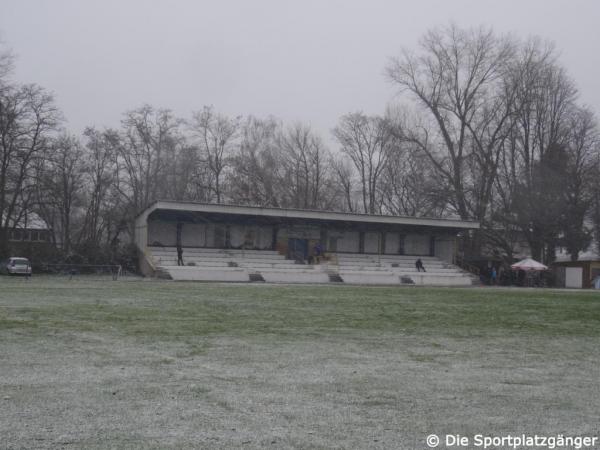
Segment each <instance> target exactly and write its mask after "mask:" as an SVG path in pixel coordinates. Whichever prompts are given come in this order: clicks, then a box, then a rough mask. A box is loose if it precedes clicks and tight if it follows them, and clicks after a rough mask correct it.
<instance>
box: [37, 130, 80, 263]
mask: <svg viewBox="0 0 600 450" xmlns="http://www.w3.org/2000/svg"><path fill="white" fill-rule="evenodd" d="M40 162H41V167H40V171H39V173H38V175H37V176H36V178H37V180H38V182H37V183H36V211H37V212H38V214H39V216H40V217H41V218H42V219H44V221H45V222H46V223H47V224H48V225H50V226H51V229H52V232H53V234H54V237H53V241H54V242H55V243H57V244H60V246H61V247H62V250H63V251H64V252H65V254H69V252H70V251H71V244H72V239H73V235H74V234H75V233H74V229H73V227H74V226H75V225H76V224H75V222H76V221H77V214H78V212H79V210H80V209H81V208H82V207H83V206H84V201H85V198H84V190H85V187H86V186H85V180H84V151H83V148H82V146H81V143H80V142H79V140H78V139H77V138H76V137H75V136H72V135H69V134H67V133H66V132H63V133H62V134H61V135H60V136H58V138H57V139H55V140H54V142H53V143H52V146H51V149H50V152H49V154H48V157H47V158H46V159H44V160H41V161H40Z"/></svg>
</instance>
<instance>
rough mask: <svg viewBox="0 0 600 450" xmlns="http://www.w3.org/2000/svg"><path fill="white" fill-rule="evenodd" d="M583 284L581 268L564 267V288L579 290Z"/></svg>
mask: <svg viewBox="0 0 600 450" xmlns="http://www.w3.org/2000/svg"><path fill="white" fill-rule="evenodd" d="M582 282H583V268H581V267H565V287H568V288H577V289H581V288H582V287H583V286H582Z"/></svg>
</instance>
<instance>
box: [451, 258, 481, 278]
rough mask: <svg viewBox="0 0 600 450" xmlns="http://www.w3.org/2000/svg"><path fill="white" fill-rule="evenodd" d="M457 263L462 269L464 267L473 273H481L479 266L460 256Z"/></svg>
mask: <svg viewBox="0 0 600 450" xmlns="http://www.w3.org/2000/svg"><path fill="white" fill-rule="evenodd" d="M456 265H457V266H458V267H460V268H461V269H463V270H465V271H467V272H469V273H472V274H473V275H477V276H479V275H480V274H481V270H480V269H479V267H477V266H474V265H472V264H469V263H467V262H465V260H464V259H462V258H460V257H457V258H456Z"/></svg>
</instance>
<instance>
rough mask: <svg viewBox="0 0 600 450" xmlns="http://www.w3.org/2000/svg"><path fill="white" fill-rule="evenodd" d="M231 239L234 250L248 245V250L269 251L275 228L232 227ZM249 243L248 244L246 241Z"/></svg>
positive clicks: (256, 226)
mask: <svg viewBox="0 0 600 450" xmlns="http://www.w3.org/2000/svg"><path fill="white" fill-rule="evenodd" d="M229 233H230V234H229V239H230V242H231V246H232V247H234V248H239V247H242V246H243V245H244V244H247V248H255V249H260V250H268V249H270V248H271V244H272V240H273V227H270V226H258V225H253V226H246V227H244V226H243V225H231V228H230V230H229ZM247 239H248V240H249V242H246V240H247Z"/></svg>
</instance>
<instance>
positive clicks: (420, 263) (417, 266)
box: [415, 258, 427, 272]
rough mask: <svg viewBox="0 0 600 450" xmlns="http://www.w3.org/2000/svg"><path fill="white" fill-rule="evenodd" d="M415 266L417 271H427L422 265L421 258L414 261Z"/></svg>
mask: <svg viewBox="0 0 600 450" xmlns="http://www.w3.org/2000/svg"><path fill="white" fill-rule="evenodd" d="M415 267H416V268H417V272H421V271H423V272H427V271H426V270H425V267H423V261H421V258H419V259H417V261H416V262H415Z"/></svg>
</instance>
